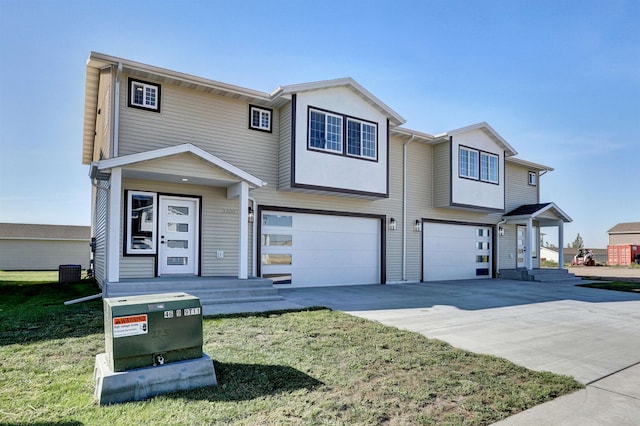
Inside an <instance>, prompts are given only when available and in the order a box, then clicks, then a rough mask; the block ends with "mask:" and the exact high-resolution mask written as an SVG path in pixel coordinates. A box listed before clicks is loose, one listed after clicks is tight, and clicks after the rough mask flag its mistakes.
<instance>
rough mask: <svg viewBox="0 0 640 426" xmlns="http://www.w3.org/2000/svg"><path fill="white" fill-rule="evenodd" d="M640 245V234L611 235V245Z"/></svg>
mask: <svg viewBox="0 0 640 426" xmlns="http://www.w3.org/2000/svg"><path fill="white" fill-rule="evenodd" d="M615 244H634V245H638V244H640V234H613V235H612V234H609V245H615Z"/></svg>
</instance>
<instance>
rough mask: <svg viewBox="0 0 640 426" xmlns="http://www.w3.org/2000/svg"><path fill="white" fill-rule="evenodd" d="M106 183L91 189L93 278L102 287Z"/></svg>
mask: <svg viewBox="0 0 640 426" xmlns="http://www.w3.org/2000/svg"><path fill="white" fill-rule="evenodd" d="M108 185H109V182H108V181H98V183H97V187H94V188H93V191H94V193H95V199H96V202H95V212H94V218H93V229H92V235H93V238H95V239H96V248H95V252H94V254H93V258H94V265H93V269H94V277H95V278H96V281H98V283H99V284H100V285H101V286H102V285H103V284H104V282H105V281H106V278H107V276H106V262H107V219H108V213H107V212H108V207H109V201H108V192H107V191H108Z"/></svg>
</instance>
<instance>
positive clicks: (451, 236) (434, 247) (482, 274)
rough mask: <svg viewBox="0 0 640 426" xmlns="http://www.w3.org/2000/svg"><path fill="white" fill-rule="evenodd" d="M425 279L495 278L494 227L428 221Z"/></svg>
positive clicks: (424, 252) (425, 224) (425, 246)
mask: <svg viewBox="0 0 640 426" xmlns="http://www.w3.org/2000/svg"><path fill="white" fill-rule="evenodd" d="M423 230H424V232H423V239H424V240H423V248H424V249H423V256H424V259H423V268H424V269H423V277H424V278H423V279H424V281H441V280H463V279H476V278H491V275H492V267H491V265H492V259H491V251H492V249H493V247H491V245H492V235H491V232H492V227H490V226H479V225H458V224H449V223H434V222H425V223H424V226H423Z"/></svg>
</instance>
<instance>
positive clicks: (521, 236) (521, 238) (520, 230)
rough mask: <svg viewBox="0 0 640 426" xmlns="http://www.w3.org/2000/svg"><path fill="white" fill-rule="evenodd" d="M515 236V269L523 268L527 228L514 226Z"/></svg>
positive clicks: (524, 264) (524, 265)
mask: <svg viewBox="0 0 640 426" xmlns="http://www.w3.org/2000/svg"><path fill="white" fill-rule="evenodd" d="M516 234H517V235H518V237H517V244H516V247H517V250H516V258H517V262H516V267H517V268H525V267H526V263H525V262H526V261H525V254H526V253H527V247H526V244H527V243H526V241H527V239H526V238H527V227H526V226H519V225H518V226H516Z"/></svg>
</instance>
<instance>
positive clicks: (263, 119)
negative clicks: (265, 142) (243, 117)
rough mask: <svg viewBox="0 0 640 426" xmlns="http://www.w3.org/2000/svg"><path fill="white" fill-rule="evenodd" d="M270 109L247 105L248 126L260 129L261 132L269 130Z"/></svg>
mask: <svg viewBox="0 0 640 426" xmlns="http://www.w3.org/2000/svg"><path fill="white" fill-rule="evenodd" d="M272 112H273V111H272V110H270V109H268V108H261V107H257V106H253V105H249V128H250V129H254V130H261V131H263V132H271V114H272Z"/></svg>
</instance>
